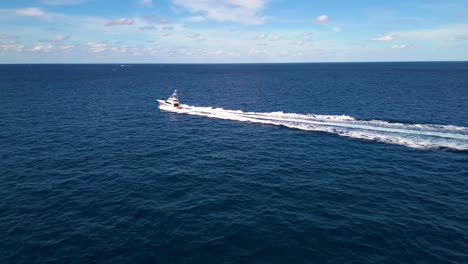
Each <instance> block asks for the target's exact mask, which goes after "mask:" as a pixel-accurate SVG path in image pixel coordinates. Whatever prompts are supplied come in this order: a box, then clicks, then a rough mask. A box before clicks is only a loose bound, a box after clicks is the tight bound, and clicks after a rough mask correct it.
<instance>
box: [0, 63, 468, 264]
mask: <svg viewBox="0 0 468 264" xmlns="http://www.w3.org/2000/svg"><path fill="white" fill-rule="evenodd" d="M175 88H177V89H178V90H179V97H180V100H181V103H183V104H186V105H185V109H182V110H177V111H176V112H173V111H165V110H163V109H159V108H158V105H157V103H156V99H157V98H162V99H166V98H167V97H168V96H169V95H170V94H171V93H172V91H173V90H174V89H175ZM211 107H212V108H211ZM231 110H242V111H231ZM241 121H242V122H241ZM467 127H468V63H463V62H459V63H449V62H437V63H436V62H433V63H330V64H245V65H235V64H226V65H126V66H121V65H111V64H108V65H0V197H1V199H0V223H1V225H0V263H339V264H343V263H468V128H467Z"/></svg>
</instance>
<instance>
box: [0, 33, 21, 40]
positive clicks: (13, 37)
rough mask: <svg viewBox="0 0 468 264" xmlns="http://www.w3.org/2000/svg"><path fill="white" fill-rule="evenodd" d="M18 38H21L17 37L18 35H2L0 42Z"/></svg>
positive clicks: (0, 35)
mask: <svg viewBox="0 0 468 264" xmlns="http://www.w3.org/2000/svg"><path fill="white" fill-rule="evenodd" d="M17 38H19V37H18V36H16V35H8V34H0V40H4V39H17Z"/></svg>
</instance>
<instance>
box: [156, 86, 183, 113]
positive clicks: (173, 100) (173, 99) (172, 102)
mask: <svg viewBox="0 0 468 264" xmlns="http://www.w3.org/2000/svg"><path fill="white" fill-rule="evenodd" d="M156 100H157V101H158V102H159V105H160V106H171V107H175V108H178V109H180V108H182V107H181V106H180V104H179V98H178V96H177V90H174V92H173V93H172V95H171V96H170V97H169V98H168V99H167V100H160V99H156Z"/></svg>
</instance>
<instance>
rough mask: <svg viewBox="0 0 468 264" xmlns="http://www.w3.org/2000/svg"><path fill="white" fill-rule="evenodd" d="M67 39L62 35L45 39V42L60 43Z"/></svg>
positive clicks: (67, 37)
mask: <svg viewBox="0 0 468 264" xmlns="http://www.w3.org/2000/svg"><path fill="white" fill-rule="evenodd" d="M69 38H70V37H69V36H66V35H63V34H58V35H55V36H53V37H52V38H50V39H47V41H50V42H61V41H64V40H67V39H69Z"/></svg>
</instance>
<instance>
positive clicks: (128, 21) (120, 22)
mask: <svg viewBox="0 0 468 264" xmlns="http://www.w3.org/2000/svg"><path fill="white" fill-rule="evenodd" d="M133 24H135V19H133V18H118V19H114V20H111V21H110V22H108V23H107V24H106V26H129V25H133Z"/></svg>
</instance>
